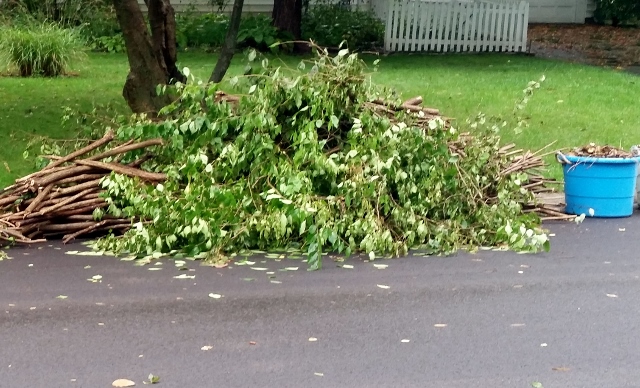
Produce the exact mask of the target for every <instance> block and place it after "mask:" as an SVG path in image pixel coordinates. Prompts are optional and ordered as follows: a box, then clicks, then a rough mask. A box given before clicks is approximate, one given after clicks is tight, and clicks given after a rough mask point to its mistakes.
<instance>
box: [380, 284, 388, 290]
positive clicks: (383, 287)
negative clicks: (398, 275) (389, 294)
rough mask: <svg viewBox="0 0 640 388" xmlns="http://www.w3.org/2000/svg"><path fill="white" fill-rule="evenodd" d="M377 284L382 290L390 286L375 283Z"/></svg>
mask: <svg viewBox="0 0 640 388" xmlns="http://www.w3.org/2000/svg"><path fill="white" fill-rule="evenodd" d="M377 286H378V287H380V288H382V289H383V290H387V289H389V288H391V287H389V286H385V285H384V284H377Z"/></svg>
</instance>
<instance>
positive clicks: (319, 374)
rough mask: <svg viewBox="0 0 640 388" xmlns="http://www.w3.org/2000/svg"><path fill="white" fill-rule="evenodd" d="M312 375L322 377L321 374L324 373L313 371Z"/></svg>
mask: <svg viewBox="0 0 640 388" xmlns="http://www.w3.org/2000/svg"><path fill="white" fill-rule="evenodd" d="M314 375H316V376H320V377H322V376H324V373H320V372H315V373H314Z"/></svg>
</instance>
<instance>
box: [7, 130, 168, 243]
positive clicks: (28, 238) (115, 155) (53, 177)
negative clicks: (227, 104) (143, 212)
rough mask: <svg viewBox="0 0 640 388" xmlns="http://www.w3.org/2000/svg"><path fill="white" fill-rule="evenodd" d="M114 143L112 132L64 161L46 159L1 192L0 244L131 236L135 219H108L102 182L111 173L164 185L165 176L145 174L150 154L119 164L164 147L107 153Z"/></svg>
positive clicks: (125, 146)
mask: <svg viewBox="0 0 640 388" xmlns="http://www.w3.org/2000/svg"><path fill="white" fill-rule="evenodd" d="M113 139H114V133H113V131H111V130H109V131H107V133H106V134H105V135H104V137H102V138H101V139H99V140H97V141H95V142H93V143H91V144H89V145H88V146H86V147H84V148H81V149H79V150H77V151H75V152H73V153H71V154H69V155H67V156H65V157H59V156H53V155H45V156H44V157H45V158H48V159H50V160H52V162H51V163H49V164H48V165H47V166H46V167H44V168H43V169H41V170H40V171H37V172H35V173H33V174H30V175H27V176H25V177H22V178H19V179H17V180H16V182H15V184H13V185H11V186H9V187H7V188H5V189H4V190H2V192H1V194H0V242H3V241H4V242H5V243H6V242H20V243H33V242H40V241H44V240H43V239H44V238H47V237H61V236H62V237H63V241H64V242H65V243H66V242H69V241H71V240H73V239H75V238H76V237H79V236H82V235H87V234H95V233H106V232H108V231H116V232H124V231H126V230H127V229H128V228H129V227H130V226H131V220H130V219H128V218H122V217H115V216H112V215H108V214H104V213H105V212H104V210H103V209H104V208H106V207H107V206H108V203H107V202H106V201H105V199H104V198H102V197H101V195H100V194H101V192H102V191H103V190H102V188H101V186H100V181H101V179H102V178H104V177H105V176H107V175H109V174H110V173H111V172H115V173H118V174H123V175H126V176H130V177H137V178H139V179H141V180H142V181H147V182H159V181H163V180H164V179H165V178H166V177H165V175H164V174H161V173H154V172H148V171H144V170H142V169H141V168H140V166H141V165H142V164H143V163H144V162H145V161H147V160H149V158H150V155H148V154H147V155H143V156H142V157H140V158H138V159H136V160H134V161H132V162H130V163H126V164H122V163H120V161H121V160H122V158H123V157H124V156H125V155H127V153H129V152H131V151H136V150H142V149H145V148H148V147H151V146H158V145H162V144H163V142H162V140H161V139H151V140H146V141H142V142H133V141H128V142H124V143H122V144H119V145H117V146H115V147H112V148H110V149H104V146H105V145H107V144H108V143H110V142H111V141H112V140H113ZM89 154H91V156H88V157H85V158H81V157H83V156H87V155H89ZM105 160H106V161H105Z"/></svg>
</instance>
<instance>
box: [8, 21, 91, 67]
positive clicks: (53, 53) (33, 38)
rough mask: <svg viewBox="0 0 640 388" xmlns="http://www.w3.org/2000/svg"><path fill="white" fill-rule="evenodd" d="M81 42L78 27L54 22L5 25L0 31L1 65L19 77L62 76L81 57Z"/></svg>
mask: <svg viewBox="0 0 640 388" xmlns="http://www.w3.org/2000/svg"><path fill="white" fill-rule="evenodd" d="M83 43H84V42H83V40H82V39H81V37H80V34H79V31H78V30H77V29H70V28H62V27H60V26H58V25H57V24H54V23H34V24H30V25H25V26H15V27H11V26H5V27H2V28H1V31H0V68H3V69H4V70H9V71H11V70H16V71H17V72H18V74H19V75H20V76H22V77H30V76H34V75H42V76H45V77H55V76H58V75H62V74H65V73H66V72H67V71H68V70H69V67H70V65H71V64H72V63H73V62H74V61H76V60H80V59H82V56H83V54H84V44H83Z"/></svg>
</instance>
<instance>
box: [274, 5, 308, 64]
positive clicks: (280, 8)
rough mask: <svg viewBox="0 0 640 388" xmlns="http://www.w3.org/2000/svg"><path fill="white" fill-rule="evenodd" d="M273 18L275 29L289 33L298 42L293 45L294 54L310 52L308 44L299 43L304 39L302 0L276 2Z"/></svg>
mask: <svg viewBox="0 0 640 388" xmlns="http://www.w3.org/2000/svg"><path fill="white" fill-rule="evenodd" d="M271 17H272V19H273V26H274V27H276V28H277V29H278V30H280V31H283V32H287V33H289V34H290V35H291V37H292V38H293V39H294V40H295V41H297V42H295V43H294V45H293V51H294V52H298V53H303V52H308V51H309V49H310V47H309V45H308V44H305V43H302V42H299V41H300V39H301V37H302V0H274V1H273V13H272V14H271Z"/></svg>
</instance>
